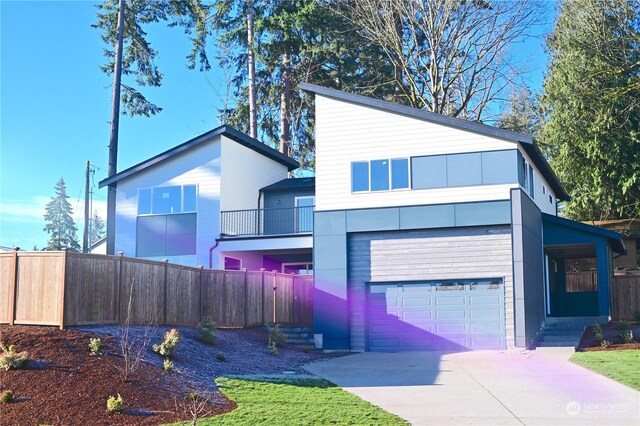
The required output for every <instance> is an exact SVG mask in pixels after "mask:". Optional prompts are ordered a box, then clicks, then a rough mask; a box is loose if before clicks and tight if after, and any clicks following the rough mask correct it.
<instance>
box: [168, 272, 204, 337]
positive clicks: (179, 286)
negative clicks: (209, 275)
mask: <svg viewBox="0 0 640 426" xmlns="http://www.w3.org/2000/svg"><path fill="white" fill-rule="evenodd" d="M199 285H200V270H199V269H196V268H189V267H185V266H180V265H167V293H166V296H167V299H166V318H165V322H166V323H167V324H172V325H187V326H195V325H197V324H198V322H199V321H200V318H199V314H200V312H199V307H198V306H199V304H200V289H199Z"/></svg>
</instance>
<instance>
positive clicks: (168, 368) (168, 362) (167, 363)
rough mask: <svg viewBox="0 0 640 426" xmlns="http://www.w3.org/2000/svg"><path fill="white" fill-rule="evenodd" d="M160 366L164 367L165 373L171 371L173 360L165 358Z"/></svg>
mask: <svg viewBox="0 0 640 426" xmlns="http://www.w3.org/2000/svg"><path fill="white" fill-rule="evenodd" d="M162 368H163V369H164V372H165V373H170V372H172V371H173V368H174V365H173V361H171V360H170V359H169V358H165V359H164V363H163V364H162Z"/></svg>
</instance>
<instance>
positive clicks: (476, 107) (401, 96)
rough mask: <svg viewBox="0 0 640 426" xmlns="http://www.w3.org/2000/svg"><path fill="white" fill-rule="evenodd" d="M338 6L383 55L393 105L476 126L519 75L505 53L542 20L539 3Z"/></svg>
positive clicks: (377, 0) (374, 0)
mask: <svg viewBox="0 0 640 426" xmlns="http://www.w3.org/2000/svg"><path fill="white" fill-rule="evenodd" d="M338 3H339V4H340V6H341V7H340V8H336V13H340V14H342V15H343V16H344V17H345V18H347V19H348V20H350V21H351V22H352V23H353V24H354V25H355V26H356V27H357V28H358V29H359V31H360V33H361V34H362V36H363V37H365V38H366V39H368V40H369V41H370V42H372V43H375V44H377V45H379V46H380V47H381V48H382V49H383V50H384V52H385V53H386V55H387V57H388V59H389V61H390V63H391V64H392V66H393V68H394V79H395V81H394V86H395V92H396V95H395V96H394V99H395V100H396V101H400V102H402V103H404V104H407V105H409V106H412V107H414V108H423V109H426V110H429V111H433V112H438V113H441V114H447V115H450V116H453V117H461V118H466V119H470V120H478V121H479V120H481V119H482V115H483V112H484V111H485V108H486V107H487V105H488V104H489V103H490V102H492V101H493V100H496V99H497V98H498V96H499V95H500V93H501V92H502V91H503V90H504V89H505V87H507V86H508V85H509V84H510V83H512V82H513V80H514V76H515V75H516V74H517V73H516V72H514V66H513V64H512V63H511V61H510V58H509V51H510V47H511V46H512V45H513V43H514V42H517V41H520V40H522V39H523V38H524V37H526V36H527V35H529V32H531V31H533V29H534V28H535V26H536V25H537V24H538V23H540V21H541V18H542V17H543V12H542V10H543V9H542V8H541V2H540V1H539V0H518V1H492V0H473V1H464V0H353V1H349V2H338Z"/></svg>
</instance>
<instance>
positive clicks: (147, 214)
mask: <svg viewBox="0 0 640 426" xmlns="http://www.w3.org/2000/svg"><path fill="white" fill-rule="evenodd" d="M175 186H177V187H179V188H180V208H181V211H180V212H178V213H154V212H153V190H154V189H155V188H170V187H175ZM185 186H195V187H196V200H195V201H196V206H195V210H193V211H188V212H186V211H184V210H183V209H184V187H185ZM144 190H149V191H151V201H150V202H151V206H150V207H151V213H138V210H139V206H140V191H144ZM199 193H200V187H199V185H198V184H197V183H187V184H184V185H158V186H149V187H145V188H138V190H137V193H136V216H153V215H167V214H182V213H198V204H199V200H198V198H199V197H198V194H199Z"/></svg>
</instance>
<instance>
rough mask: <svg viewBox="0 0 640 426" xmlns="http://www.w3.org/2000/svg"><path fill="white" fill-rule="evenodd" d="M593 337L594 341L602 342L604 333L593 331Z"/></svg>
mask: <svg viewBox="0 0 640 426" xmlns="http://www.w3.org/2000/svg"><path fill="white" fill-rule="evenodd" d="M593 337H595V339H596V342H602V341H603V340H604V334H602V333H595V334H594V335H593Z"/></svg>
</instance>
